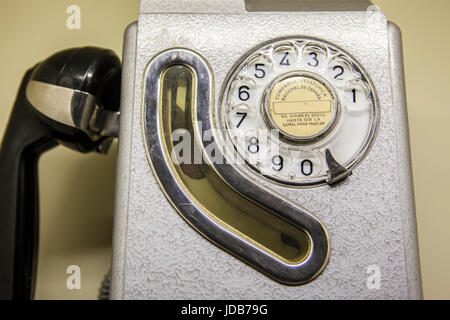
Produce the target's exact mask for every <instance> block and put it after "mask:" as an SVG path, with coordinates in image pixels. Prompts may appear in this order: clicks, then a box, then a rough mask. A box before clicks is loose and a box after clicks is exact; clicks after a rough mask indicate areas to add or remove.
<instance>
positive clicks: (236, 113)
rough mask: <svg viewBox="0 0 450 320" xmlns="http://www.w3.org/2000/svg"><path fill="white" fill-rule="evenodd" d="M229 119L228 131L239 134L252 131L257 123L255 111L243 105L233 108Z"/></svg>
mask: <svg viewBox="0 0 450 320" xmlns="http://www.w3.org/2000/svg"><path fill="white" fill-rule="evenodd" d="M229 117H230V119H229V120H230V127H229V129H231V130H235V131H239V132H242V131H244V132H245V131H248V130H250V129H253V128H254V126H255V125H256V123H257V122H256V114H255V111H254V110H253V108H251V107H249V106H248V105H245V104H241V105H238V106H235V107H233V108H232V109H231V112H230V113H229Z"/></svg>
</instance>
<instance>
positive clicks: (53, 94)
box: [0, 47, 121, 299]
mask: <svg viewBox="0 0 450 320" xmlns="http://www.w3.org/2000/svg"><path fill="white" fill-rule="evenodd" d="M120 82H121V64H120V59H119V58H118V57H117V56H116V55H115V54H114V52H112V51H110V50H105V49H100V48H94V47H84V48H75V49H69V50H65V51H61V52H59V53H56V54H54V55H53V56H51V57H49V58H48V59H46V60H45V61H43V62H41V63H40V64H38V65H36V66H35V67H33V68H32V69H30V70H28V71H27V72H26V74H25V76H24V78H23V80H22V83H21V86H20V89H19V92H18V95H17V98H16V101H15V104H14V107H13V110H12V113H11V116H10V119H9V122H8V125H7V128H6V132H5V134H4V137H3V141H2V143H1V147H0V194H1V200H0V299H32V298H33V295H34V289H35V276H36V266H37V247H38V239H39V234H38V230H39V227H38V225H39V195H38V190H39V188H38V177H37V173H38V168H37V163H38V160H39V157H40V155H41V154H42V153H44V152H45V151H47V150H50V149H52V148H54V147H55V146H57V145H58V144H63V145H65V146H68V147H70V148H72V149H75V150H78V151H80V152H83V153H87V152H91V151H97V152H101V153H106V152H107V150H108V148H109V146H110V144H111V141H112V139H113V138H114V137H116V136H117V134H118V126H119V112H118V111H119V105H120Z"/></svg>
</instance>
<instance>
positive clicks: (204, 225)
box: [0, 0, 421, 299]
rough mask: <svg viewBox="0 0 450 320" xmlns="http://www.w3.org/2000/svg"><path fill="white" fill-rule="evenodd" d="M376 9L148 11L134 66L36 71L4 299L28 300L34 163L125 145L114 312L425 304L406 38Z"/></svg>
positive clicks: (17, 172)
mask: <svg viewBox="0 0 450 320" xmlns="http://www.w3.org/2000/svg"><path fill="white" fill-rule="evenodd" d="M369 5H370V3H369V2H368V1H362V0H361V1H360V0H352V1H320V0H318V1H282V2H276V1H267V0H262V1H256V0H247V1H243V0H233V1H231V2H230V3H225V2H223V1H219V0H214V1H209V2H207V3H203V2H199V1H195V0H192V1H181V0H180V1H154V0H143V1H141V15H140V18H139V21H138V23H134V24H132V25H130V27H129V28H128V29H127V31H126V33H125V43H124V58H123V60H124V62H123V66H122V70H120V63H119V60H118V58H117V57H115V56H114V55H113V54H112V53H111V52H109V51H106V50H102V49H95V48H83V49H74V50H69V51H65V52H63V53H60V54H57V55H55V56H53V57H51V58H49V59H48V60H46V61H44V62H42V63H41V64H39V65H38V66H37V67H35V68H34V69H32V70H31V71H30V72H29V73H28V74H27V75H26V77H25V79H24V82H23V85H22V87H21V90H20V91H19V95H18V100H17V102H16V106H15V108H14V111H13V115H12V117H11V120H10V126H9V127H8V130H7V133H6V135H5V138H4V140H3V144H2V148H1V153H0V164H1V165H0V173H1V177H2V181H7V182H8V184H6V183H3V182H2V190H3V191H4V192H6V193H7V194H9V195H10V196H9V197H8V199H9V200H10V201H2V204H1V205H2V207H1V209H2V210H1V211H2V213H3V216H2V224H1V228H2V230H1V231H2V232H0V234H2V235H1V237H2V238H1V239H0V240H1V245H2V246H3V248H5V249H6V250H3V251H2V253H1V254H2V257H1V261H3V262H2V264H1V265H2V269H1V270H0V271H1V272H0V275H1V277H2V283H3V284H2V285H1V286H2V287H1V289H2V290H1V292H2V296H3V297H16V298H30V297H32V292H33V283H34V282H33V277H34V272H35V261H36V260H35V258H34V254H35V250H36V249H35V248H36V246H35V244H36V236H37V233H36V230H35V228H36V219H37V209H36V208H37V197H36V195H37V188H36V172H35V169H36V162H37V158H38V155H39V154H40V153H42V152H43V151H45V150H47V149H49V148H51V147H53V146H55V145H56V144H57V142H59V143H62V144H65V145H68V146H70V147H75V148H77V149H78V150H80V151H82V152H88V151H93V150H97V151H99V152H106V151H107V148H108V146H109V144H110V142H111V139H112V138H113V137H116V136H119V137H120V139H119V155H118V171H117V172H118V178H117V192H116V212H115V226H114V241H113V242H114V243H113V247H114V257H113V271H112V284H111V285H112V297H113V298H125V299H142V298H186V297H190V298H192V297H195V298H199V299H203V298H210V297H211V296H212V297H216V298H241V299H242V298H280V299H281V298H295V299H298V298H317V297H322V298H351V297H355V298H380V297H393V298H419V297H420V296H421V288H420V275H419V270H418V258H417V242H416V238H415V236H416V233H415V225H414V222H413V221H414V203H413V197H412V186H411V172H410V162H409V158H408V157H409V146H408V133H407V119H406V109H405V108H406V102H405V96H404V87H403V74H402V61H401V42H400V34H399V31H398V28H397V27H395V26H394V25H393V24H391V23H388V22H387V20H386V18H385V16H384V15H383V14H382V13H381V12H379V11H378V10H376V9H374V8H373V7H369ZM368 8H369V9H368ZM192 13H195V14H192ZM186 30H189V31H186ZM120 75H121V80H122V81H121V84H120ZM119 92H120V93H121V97H119V94H118V93H119ZM119 100H120V101H119ZM119 104H120V114H119V112H118V106H119ZM119 115H120V133H119ZM21 128H28V131H26V132H27V134H25V135H24V134H23V132H24V131H23V130H22V129H21ZM19 131H20V132H19ZM28 133H29V134H28ZM9 155H14V158H11V157H9ZM189 226H190V227H189ZM394 244H397V245H394ZM374 266H375V267H378V269H376V268H375V269H376V270H379V271H380V273H381V270H382V272H383V279H385V281H386V283H388V284H386V285H385V286H381V284H380V286H379V287H378V285H377V283H378V282H376V281H381V280H380V279H378V280H376V279H375V284H376V285H375V286H373V285H370V281H372V280H373V279H372V278H371V279H369V280H368V278H367V275H366V271H367V270H372V269H373V268H372V269H370V268H369V269H367V268H368V267H374ZM369 278H370V275H369ZM341 279H344V280H343V282H342V281H341ZM339 283H341V284H339ZM342 283H343V284H342ZM374 288H375V289H374ZM274 292H276V294H275V296H273V295H274Z"/></svg>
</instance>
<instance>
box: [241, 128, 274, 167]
mask: <svg viewBox="0 0 450 320" xmlns="http://www.w3.org/2000/svg"><path fill="white" fill-rule="evenodd" d="M267 139H268V137H267V133H266V130H250V131H248V132H247V133H246V134H245V139H244V141H245V142H244V148H245V153H246V155H247V158H248V159H249V161H250V163H251V164H252V165H254V166H256V167H258V168H259V169H261V167H262V166H263V164H264V162H265V158H266V156H267V151H268V148H267V144H268V141H267Z"/></svg>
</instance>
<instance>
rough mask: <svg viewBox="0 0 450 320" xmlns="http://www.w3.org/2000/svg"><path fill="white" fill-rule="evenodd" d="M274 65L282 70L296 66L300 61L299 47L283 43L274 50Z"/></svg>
mask: <svg viewBox="0 0 450 320" xmlns="http://www.w3.org/2000/svg"><path fill="white" fill-rule="evenodd" d="M273 59H274V63H275V64H276V65H277V66H278V67H280V68H289V67H291V66H295V65H296V63H297V59H298V52H297V47H296V46H295V45H294V44H292V43H283V44H280V45H278V46H276V47H275V48H274V50H273Z"/></svg>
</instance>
